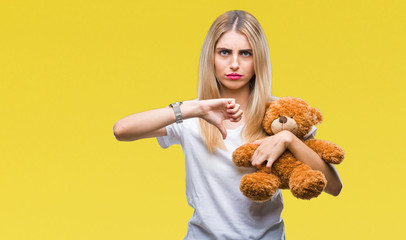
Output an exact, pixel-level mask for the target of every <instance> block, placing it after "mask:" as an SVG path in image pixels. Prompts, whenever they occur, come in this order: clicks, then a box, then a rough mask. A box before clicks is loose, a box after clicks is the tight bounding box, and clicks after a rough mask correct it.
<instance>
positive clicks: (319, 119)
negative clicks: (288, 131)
mask: <svg viewBox="0 0 406 240" xmlns="http://www.w3.org/2000/svg"><path fill="white" fill-rule="evenodd" d="M311 111H312V114H313V124H314V125H317V124H319V123H321V122H322V121H323V116H322V115H321V112H320V111H319V109H317V108H312V110H311Z"/></svg>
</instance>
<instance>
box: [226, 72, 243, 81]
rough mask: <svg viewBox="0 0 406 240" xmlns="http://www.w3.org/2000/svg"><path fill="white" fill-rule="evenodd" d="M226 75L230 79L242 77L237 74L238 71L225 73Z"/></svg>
mask: <svg viewBox="0 0 406 240" xmlns="http://www.w3.org/2000/svg"><path fill="white" fill-rule="evenodd" d="M226 76H227V77H228V78H229V79H232V80H236V79H240V78H241V77H242V75H241V74H238V73H230V74H227V75H226Z"/></svg>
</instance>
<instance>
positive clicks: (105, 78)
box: [0, 0, 406, 240]
mask: <svg viewBox="0 0 406 240" xmlns="http://www.w3.org/2000/svg"><path fill="white" fill-rule="evenodd" d="M233 9H242V10H246V11H248V12H250V13H252V14H253V15H254V16H255V17H256V18H257V19H258V20H259V21H260V23H261V24H262V27H263V29H264V31H265V33H266V36H267V38H268V42H269V46H270V52H271V62H272V72H273V94H274V95H276V96H296V97H301V98H303V99H305V100H307V101H308V102H309V103H310V104H311V105H312V106H314V107H317V108H319V109H320V110H321V111H322V113H323V115H324V122H323V123H322V124H321V125H319V126H318V132H317V136H316V138H320V139H325V140H329V141H332V142H335V143H337V144H338V145H340V146H341V147H343V148H344V149H345V151H346V159H345V160H344V162H343V163H342V164H341V165H338V166H337V169H338V171H339V173H340V176H341V178H342V181H343V183H344V188H343V190H342V192H341V194H340V195H339V196H338V197H332V196H330V195H328V194H326V193H323V194H322V195H321V196H320V197H318V198H317V199H313V200H310V201H303V200H299V199H295V198H294V197H292V196H291V194H290V192H288V191H283V195H284V199H285V209H284V212H283V218H284V220H285V223H286V234H287V238H288V239H304V240H306V239H312V240H316V239H402V238H404V237H405V234H404V216H405V215H406V210H405V206H404V203H405V200H406V199H405V194H404V190H405V175H406V174H405V173H404V169H405V167H406V163H405V162H406V161H405V140H404V135H405V133H406V127H405V125H404V123H405V117H406V113H405V106H404V105H405V103H406V101H405V99H406V98H405V96H404V91H405V87H406V84H405V78H406V71H405V63H406V60H405V56H406V51H405V50H406V47H405V42H406V32H405V29H406V27H405V26H406V17H405V14H404V13H405V12H406V4H405V3H404V2H403V1H400V0H399V1H394V0H381V1H377V0H376V1H372V0H369V1H366V0H365V1H356V0H340V1H332V0H329V1H327V0H313V1H310V0H301V1H299V0H297V1H293V0H290V1H288V0H273V1H255V0H253V1H170V2H169V1H162V0H157V1H151V2H149V1H129V0H128V1H124V0H119V1H83V0H82V1H78V0H74V1H73V0H71V1H42V0H38V1H34V0H33V1H5V0H4V1H1V2H0V114H1V120H0V123H1V127H2V130H1V142H0V239H5V240H14V239H41V240H48V239H49V240H51V239H52V240H54V239H58V240H59V239H75V240H79V239H83V240H85V239H97V240H104V239H120V240H124V239H182V238H183V237H184V235H185V233H186V226H187V221H188V219H189V218H190V216H191V214H192V209H191V208H190V207H189V206H188V205H187V202H186V197H185V193H184V188H185V183H184V160H183V153H182V151H181V148H180V147H179V146H173V147H171V148H169V149H166V150H163V149H161V148H160V147H159V145H158V144H157V141H156V139H146V140H140V141H136V142H119V141H117V140H116V139H115V138H114V136H113V132H112V127H113V124H114V123H115V122H116V121H117V120H119V119H121V118H122V117H124V116H127V115H130V114H132V113H136V112H140V111H145V110H149V109H153V108H160V107H166V106H167V105H168V104H169V103H172V102H174V101H178V100H189V99H193V98H195V97H196V96H197V71H198V59H199V54H200V49H201V46H202V43H203V40H204V37H205V35H206V33H207V31H208V29H209V27H210V25H211V23H212V22H213V21H214V19H215V18H216V17H217V16H219V15H220V14H222V13H223V12H225V11H228V10H233Z"/></svg>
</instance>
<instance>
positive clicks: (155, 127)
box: [113, 99, 242, 141]
mask: <svg viewBox="0 0 406 240" xmlns="http://www.w3.org/2000/svg"><path fill="white" fill-rule="evenodd" d="M180 108H181V112H182V117H183V119H188V118H193V117H201V118H203V119H205V120H206V121H208V122H209V123H211V124H213V125H215V126H216V127H217V128H219V130H220V131H221V133H222V134H223V137H224V138H225V136H226V134H227V132H226V129H225V128H224V126H223V124H222V121H223V120H225V119H231V120H232V121H239V120H240V119H241V115H242V111H241V110H240V106H239V105H238V104H236V103H235V100H234V99H210V100H201V101H188V102H185V103H183V104H182V105H181V106H180ZM174 122H175V114H174V113H173V109H171V108H170V107H165V108H159V109H154V110H149V111H146V112H141V113H135V114H132V115H129V116H127V117H124V118H123V119H120V120H119V121H117V122H116V123H115V124H114V126H113V133H114V136H115V137H116V139H117V140H119V141H134V140H138V139H142V138H149V137H159V136H165V135H166V129H165V127H166V126H167V125H169V124H172V123H174Z"/></svg>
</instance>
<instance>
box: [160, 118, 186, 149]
mask: <svg viewBox="0 0 406 240" xmlns="http://www.w3.org/2000/svg"><path fill="white" fill-rule="evenodd" d="M182 130H183V123H180V124H179V123H172V124H170V125H168V126H166V136H162V137H157V138H156V139H157V140H158V143H159V145H160V146H161V147H162V148H164V149H165V148H168V147H170V146H172V145H173V144H180V143H181V140H182Z"/></svg>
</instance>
